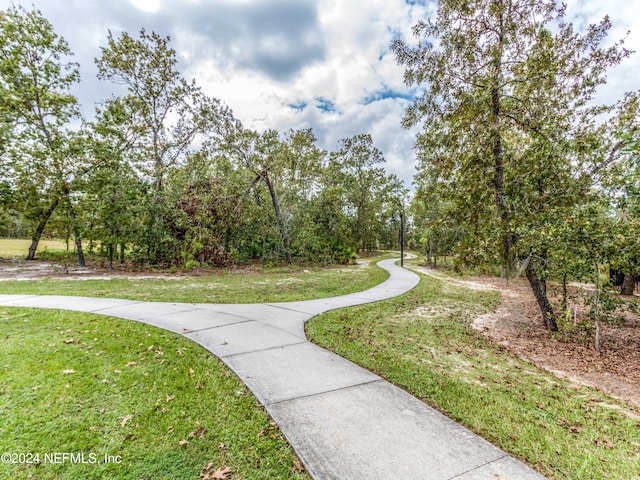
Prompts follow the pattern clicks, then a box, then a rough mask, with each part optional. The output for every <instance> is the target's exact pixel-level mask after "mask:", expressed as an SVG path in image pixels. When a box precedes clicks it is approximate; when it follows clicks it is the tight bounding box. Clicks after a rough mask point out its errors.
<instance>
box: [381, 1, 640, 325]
mask: <svg viewBox="0 0 640 480" xmlns="http://www.w3.org/2000/svg"><path fill="white" fill-rule="evenodd" d="M610 27H611V25H610V22H609V20H608V18H605V19H604V20H603V21H602V22H601V23H599V24H597V25H591V26H590V27H589V29H588V31H587V32H586V34H584V35H580V34H577V33H575V32H574V31H573V27H572V25H571V24H569V23H566V22H565V21H564V6H562V7H561V8H559V9H558V8H556V3H555V2H554V1H548V0H539V1H530V0H441V1H439V2H438V11H437V15H436V18H435V19H434V20H428V21H421V22H419V23H418V24H417V25H416V26H415V27H414V34H415V36H416V37H417V38H418V39H419V43H418V45H417V46H410V45H408V44H407V43H405V42H404V41H403V40H400V39H399V40H396V41H395V42H394V43H393V45H392V49H393V50H394V52H395V53H396V56H397V60H398V62H399V63H400V64H401V65H404V66H405V67H406V69H405V82H406V83H407V84H408V85H409V86H414V85H419V86H422V87H423V88H424V90H423V91H422V93H421V94H420V95H419V96H418V97H417V98H416V100H415V101H414V102H413V104H412V105H411V106H410V107H409V108H408V109H407V112H406V115H405V118H404V125H405V126H412V125H416V124H418V123H420V122H423V125H424V129H423V132H422V133H421V134H420V135H419V137H418V141H417V150H418V156H419V161H420V169H421V170H422V172H421V175H422V176H427V177H430V178H431V179H432V180H433V181H430V182H429V183H428V185H429V187H428V188H435V189H436V190H435V191H437V193H438V194H439V195H442V196H443V198H445V199H447V200H450V201H451V202H452V203H453V205H454V210H453V212H452V214H453V215H454V216H455V218H456V220H457V221H458V222H459V223H460V224H461V225H463V226H464V227H465V230H466V236H465V238H463V240H462V241H461V242H460V244H459V251H460V252H461V253H462V254H463V258H465V257H466V259H467V260H470V261H476V262H477V261H482V260H487V259H495V260H498V261H499V262H500V264H501V265H502V268H503V272H504V274H505V275H509V274H511V273H512V272H513V271H514V270H515V269H516V268H518V263H519V264H520V266H521V267H522V268H524V270H525V272H526V275H527V279H528V280H529V283H530V285H531V288H532V290H533V293H534V295H535V297H536V300H537V302H538V306H539V307H540V310H541V313H542V317H543V319H544V323H545V325H546V326H547V328H548V329H550V330H555V329H557V324H556V321H555V312H554V310H553V308H552V307H551V304H550V302H549V300H548V297H547V294H546V283H545V274H544V268H545V265H546V264H547V261H548V254H549V249H550V248H552V245H553V239H552V238H550V237H549V235H548V229H546V227H547V226H548V225H549V224H553V223H554V222H556V221H558V219H559V218H562V216H560V215H559V212H566V211H567V210H568V209H570V208H571V207H572V206H573V205H575V204H576V203H579V202H580V200H581V197H582V195H583V194H584V193H585V192H587V191H588V190H589V189H590V188H591V187H592V186H593V184H592V183H591V177H590V176H589V175H585V172H586V171H587V168H586V167H587V165H589V164H590V162H593V161H596V160H597V158H596V157H597V155H598V154H600V153H601V149H600V146H601V145H602V142H601V141H597V138H598V136H599V135H600V134H601V133H602V132H601V130H599V128H598V125H599V123H598V118H599V117H600V116H601V115H602V114H603V113H607V112H611V111H612V110H613V106H596V105H593V103H590V101H591V100H592V97H593V94H594V92H595V90H596V88H597V87H598V86H599V85H601V84H602V83H604V81H605V73H606V71H607V69H608V68H610V67H611V66H613V65H616V64H617V63H619V62H620V61H622V60H623V59H624V58H625V57H627V56H628V55H629V54H630V52H629V51H628V50H626V49H624V48H622V46H621V42H618V43H616V44H614V45H613V46H611V47H609V48H603V47H602V46H601V44H602V42H603V39H604V38H605V37H606V35H607V32H608V30H609V29H610ZM594 140H596V141H594ZM419 178H420V177H418V179H419Z"/></svg>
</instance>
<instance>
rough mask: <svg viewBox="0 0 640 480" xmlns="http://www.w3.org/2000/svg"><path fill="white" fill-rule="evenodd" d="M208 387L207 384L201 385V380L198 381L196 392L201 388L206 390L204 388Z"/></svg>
mask: <svg viewBox="0 0 640 480" xmlns="http://www.w3.org/2000/svg"><path fill="white" fill-rule="evenodd" d="M206 386H207V385H206V384H205V383H200V380H198V381H197V382H196V390H197V389H199V388H204V387H206Z"/></svg>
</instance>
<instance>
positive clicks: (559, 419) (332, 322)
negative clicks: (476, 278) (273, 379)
mask: <svg viewBox="0 0 640 480" xmlns="http://www.w3.org/2000/svg"><path fill="white" fill-rule="evenodd" d="M498 302H499V294H498V293H495V292H473V291H470V290H466V289H460V288H453V287H449V286H445V285H444V284H443V283H442V282H441V281H439V280H437V279H434V278H431V277H426V276H423V277H422V279H421V282H420V284H419V285H418V286H417V287H416V288H415V289H414V290H412V291H411V292H409V293H407V294H405V295H403V296H401V297H398V298H395V299H391V300H388V301H385V302H380V303H376V304H371V305H363V306H358V307H354V308H350V309H344V310H336V311H333V312H328V313H326V314H323V315H321V316H319V317H316V318H314V319H313V320H311V321H310V322H309V323H308V324H307V334H308V336H309V338H310V339H311V340H312V341H313V342H315V343H317V344H319V345H321V346H323V347H326V348H328V349H329V350H332V351H334V352H336V353H337V354H339V355H341V356H343V357H345V358H348V359H350V360H352V361H353V362H355V363H357V364H359V365H361V366H363V367H364V368H367V369H368V370H371V371H373V372H375V373H377V374H379V375H380V376H382V377H384V378H386V379H387V380H389V381H390V382H392V383H394V384H396V385H398V386H400V387H402V388H403V389H405V390H407V391H409V392H411V393H412V394H414V395H415V396H417V397H418V398H420V399H422V400H424V401H425V402H427V403H428V404H430V405H432V406H434V407H435V408H437V409H439V410H440V411H442V412H443V413H445V414H446V415H448V416H449V417H451V418H452V419H454V420H456V421H458V422H460V423H462V424H464V425H465V426H467V427H468V428H470V429H471V430H473V431H475V432H476V433H478V434H480V435H481V436H483V437H484V438H486V439H488V440H489V441H491V442H492V443H494V444H496V445H498V446H499V447H500V448H502V449H504V450H505V451H507V452H509V453H510V454H512V455H514V456H515V457H517V458H520V459H522V460H524V461H526V462H527V463H529V464H530V465H532V466H533V467H534V468H535V469H537V470H538V471H540V472H541V473H543V474H544V475H546V476H548V477H549V478H553V479H576V480H578V479H584V480H596V479H603V480H604V479H606V480H612V479H620V480H630V479H640V411H639V410H638V409H636V408H633V407H632V406H630V405H627V404H625V403H624V402H620V401H617V400H614V399H612V398H610V397H608V396H606V395H604V394H603V393H600V392H599V391H596V390H594V389H590V388H586V387H576V386H574V385H572V384H570V383H568V382H567V381H564V380H560V379H558V378H555V377H554V376H552V375H550V374H547V373H545V372H543V371H542V370H540V369H538V368H536V367H534V366H532V365H531V364H529V363H527V362H524V361H520V360H518V359H517V358H514V357H513V356H511V355H510V354H509V353H508V352H506V351H505V350H503V349H501V348H499V347H498V346H496V345H495V344H493V343H491V342H490V341H488V340H486V339H485V338H484V337H483V336H482V335H481V334H479V333H477V332H476V331H474V330H473V329H472V328H471V327H470V322H471V320H472V318H474V317H475V316H477V315H479V314H482V313H484V312H487V311H489V310H491V309H493V308H494V307H495V306H496V305H497V304H498Z"/></svg>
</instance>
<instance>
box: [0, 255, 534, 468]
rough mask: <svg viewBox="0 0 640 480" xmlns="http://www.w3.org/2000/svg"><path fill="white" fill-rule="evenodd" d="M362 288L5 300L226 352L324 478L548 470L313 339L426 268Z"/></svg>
mask: <svg viewBox="0 0 640 480" xmlns="http://www.w3.org/2000/svg"><path fill="white" fill-rule="evenodd" d="M395 261H396V260H394V259H391V260H383V261H381V262H379V263H378V265H379V266H380V267H382V268H384V269H385V270H387V271H388V272H389V274H390V276H389V278H388V279H387V280H386V281H385V282H383V283H381V284H380V285H378V286H376V287H373V288H370V289H369V290H365V291H363V292H358V293H353V294H349V295H343V296H339V297H332V298H324V299H318V300H308V301H300V302H288V303H267V304H238V305H235V304H234V305H222V304H184V303H162V302H141V301H134V300H118V299H108V298H88V297H68V296H43V295H0V305H4V306H20V307H38V308H59V309H64V310H75V311H81V312H89V313H96V314H101V315H109V316H113V317H119V318H125V319H130V320H135V321H140V322H144V323H148V324H150V325H154V326H156V327H160V328H163V329H166V330H170V331H173V332H176V333H179V334H181V335H184V336H186V337H188V338H190V339H192V340H194V341H195V342H197V343H199V344H200V345H202V346H204V347H205V348H207V349H208V350H209V351H211V352H212V353H214V354H215V355H216V356H218V357H219V358H221V359H222V360H223V361H224V362H225V363H226V364H227V365H228V366H229V367H230V368H231V369H232V370H233V371H234V372H235V373H236V374H237V375H238V376H239V377H240V378H241V379H242V381H244V382H245V384H246V385H247V387H248V388H249V389H250V390H251V391H252V392H253V393H254V394H255V396H256V397H257V398H258V400H259V401H260V402H261V403H262V404H263V405H264V406H265V408H266V409H267V411H268V412H269V413H270V414H271V416H272V417H273V419H274V420H275V421H276V422H277V424H278V425H279V427H280V429H281V430H282V432H283V433H284V435H285V436H286V437H287V439H288V440H289V442H290V443H291V445H292V446H293V447H294V449H295V450H296V453H297V454H298V455H299V457H300V458H301V460H302V462H303V463H304V464H305V466H306V468H307V471H308V472H309V474H310V475H311V476H312V477H313V478H315V479H335V480H360V479H362V480H375V479H380V480H388V479H389V478H397V479H400V480H413V479H416V480H418V479H420V480H426V479H428V480H432V479H433V480H439V479H443V480H444V479H447V480H448V479H454V478H455V479H464V480H469V479H487V480H496V479H497V478H500V479H509V480H512V479H513V480H529V479H531V480H534V479H535V480H540V479H544V478H545V477H543V476H541V475H540V474H538V473H537V472H535V471H534V470H532V469H531V468H529V467H528V466H526V465H524V464H523V463H521V462H519V461H517V460H515V459H514V458H512V457H510V456H509V455H507V454H506V453H504V452H503V451H502V450H500V449H498V448H496V447H495V446H493V445H491V444H490V443H489V442H487V441H486V440H484V439H482V438H481V437H479V436H477V435H475V434H474V433H471V432H470V431H468V430H467V429H465V428H463V427H461V426H460V425H458V424H457V423H455V422H453V421H452V420H450V419H449V418H447V417H446V416H444V415H442V414H440V413H439V412H437V411H436V410H434V409H432V408H431V407H429V406H428V405H426V404H425V403H423V402H421V401H420V400H418V399H416V398H415V397H413V396H412V395H409V394H408V393H406V392H405V391H404V390H402V389H400V388H398V387H395V386H393V385H392V384H390V383H388V382H386V381H385V380H383V379H381V378H380V377H378V376H377V375H374V374H373V373H371V372H369V371H367V370H365V369H363V368H361V367H359V366H357V365H355V364H353V363H351V362H349V361H348V360H345V359H343V358H342V357H339V356H337V355H335V354H333V353H331V352H329V351H327V350H324V349H322V348H320V347H318V346H316V345H314V344H312V343H310V342H308V341H307V339H306V337H305V333H304V323H305V322H306V321H307V320H309V319H310V318H312V317H313V316H315V315H317V314H319V313H322V312H326V311H329V310H333V309H336V308H341V307H349V306H354V305H361V304H364V303H370V302H375V301H379V300H385V299H388V298H392V297H395V296H398V295H401V294H402V293H405V292H407V291H409V290H411V289H412V288H413V287H415V286H416V285H417V284H418V282H419V277H418V276H417V275H416V274H415V273H413V272H410V271H408V270H405V269H403V268H400V267H399V266H397V265H395Z"/></svg>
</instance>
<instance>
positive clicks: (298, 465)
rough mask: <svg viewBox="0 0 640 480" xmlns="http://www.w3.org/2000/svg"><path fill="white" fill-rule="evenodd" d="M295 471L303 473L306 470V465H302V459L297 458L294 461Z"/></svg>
mask: <svg viewBox="0 0 640 480" xmlns="http://www.w3.org/2000/svg"><path fill="white" fill-rule="evenodd" d="M293 472H294V473H302V472H304V467H303V466H302V464H301V463H300V460H298V459H296V460H295V461H294V462H293Z"/></svg>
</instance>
